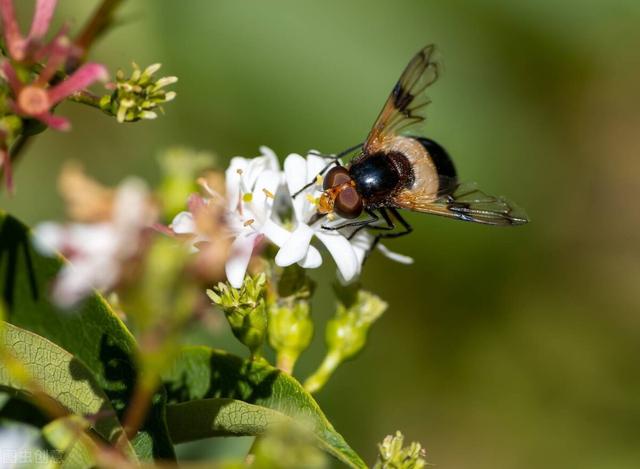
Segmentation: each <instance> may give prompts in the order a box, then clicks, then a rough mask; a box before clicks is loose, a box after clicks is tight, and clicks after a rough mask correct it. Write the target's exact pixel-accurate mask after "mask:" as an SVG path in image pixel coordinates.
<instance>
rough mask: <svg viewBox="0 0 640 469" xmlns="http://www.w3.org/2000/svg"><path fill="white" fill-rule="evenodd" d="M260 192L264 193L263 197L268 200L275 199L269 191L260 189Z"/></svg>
mask: <svg viewBox="0 0 640 469" xmlns="http://www.w3.org/2000/svg"><path fill="white" fill-rule="evenodd" d="M262 192H264V195H266V196H267V197H268V198H269V199H275V198H276V197H275V196H274V195H273V192H271V191H269V190H268V189H262Z"/></svg>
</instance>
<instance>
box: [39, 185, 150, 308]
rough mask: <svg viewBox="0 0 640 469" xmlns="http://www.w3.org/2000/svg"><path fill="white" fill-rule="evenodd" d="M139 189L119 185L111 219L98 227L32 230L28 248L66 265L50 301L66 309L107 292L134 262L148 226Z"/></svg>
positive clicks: (54, 226) (145, 203) (145, 199)
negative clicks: (127, 264) (62, 259)
mask: <svg viewBox="0 0 640 469" xmlns="http://www.w3.org/2000/svg"><path fill="white" fill-rule="evenodd" d="M148 197H149V194H148V191H147V188H146V186H145V184H144V183H143V182H142V181H140V180H138V179H128V180H125V181H124V182H123V183H122V184H121V185H120V187H119V188H118V189H117V191H116V193H115V198H114V203H113V209H112V213H111V218H110V219H109V220H104V221H100V222H98V223H70V224H66V225H61V224H58V223H53V222H45V223H41V224H40V225H38V226H36V228H35V229H34V244H35V246H36V248H37V249H38V251H40V252H41V253H42V254H45V255H51V256H53V255H55V254H56V253H57V252H59V253H61V254H62V255H63V256H65V257H66V258H67V259H68V260H69V263H68V264H65V266H64V267H63V268H62V269H61V270H60V272H59V273H58V276H57V278H56V281H55V283H54V285H53V299H54V301H55V303H56V304H57V305H59V306H61V307H64V308H68V307H71V306H73V305H75V304H76V303H78V302H79V301H80V300H81V299H82V298H84V297H85V296H87V295H89V294H90V293H91V291H92V290H93V289H94V288H95V289H98V290H101V291H107V290H109V289H111V288H113V287H114V286H115V285H116V283H117V282H118V280H119V279H120V276H121V274H122V267H123V264H124V263H125V262H126V261H128V260H130V259H131V258H132V257H134V256H135V254H136V253H137V251H138V249H139V247H140V241H141V235H142V233H143V230H144V229H145V228H147V227H149V226H150V225H151V224H152V223H153V218H154V215H155V212H154V211H153V210H151V209H150V206H149V198H148Z"/></svg>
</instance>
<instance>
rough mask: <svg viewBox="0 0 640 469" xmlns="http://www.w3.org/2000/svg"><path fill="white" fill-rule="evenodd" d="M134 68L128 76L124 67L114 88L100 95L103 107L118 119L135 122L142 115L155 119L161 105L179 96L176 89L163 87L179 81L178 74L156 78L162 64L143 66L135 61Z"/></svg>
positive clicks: (117, 76)
mask: <svg viewBox="0 0 640 469" xmlns="http://www.w3.org/2000/svg"><path fill="white" fill-rule="evenodd" d="M132 66H133V72H132V74H131V76H130V77H129V78H127V77H126V76H125V74H124V72H123V71H122V70H118V72H117V73H116V82H115V83H114V84H113V87H114V91H113V93H112V94H111V95H107V96H103V97H102V98H100V102H99V104H100V108H101V109H102V110H104V111H105V112H107V113H108V114H111V115H114V116H116V118H117V119H118V122H121V123H122V122H134V121H137V120H140V119H155V118H156V117H158V114H157V112H156V111H158V110H159V111H162V107H161V105H162V104H164V103H168V102H169V101H172V100H173V99H175V97H176V93H175V91H166V90H165V89H164V87H166V86H168V85H172V84H174V83H175V82H177V81H178V78H177V77H163V78H157V79H156V78H154V77H153V75H154V74H155V73H156V72H157V71H158V70H159V69H160V64H154V65H150V66H149V67H147V68H146V69H144V70H141V69H140V67H139V66H138V65H137V64H135V63H133V64H132Z"/></svg>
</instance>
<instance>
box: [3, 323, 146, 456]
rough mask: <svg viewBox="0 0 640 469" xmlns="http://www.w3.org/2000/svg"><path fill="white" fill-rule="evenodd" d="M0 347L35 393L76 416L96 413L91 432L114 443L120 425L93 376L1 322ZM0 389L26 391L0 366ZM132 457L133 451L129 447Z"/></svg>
mask: <svg viewBox="0 0 640 469" xmlns="http://www.w3.org/2000/svg"><path fill="white" fill-rule="evenodd" d="M1 332H2V334H1V335H0V344H2V346H3V347H4V348H5V349H7V350H9V351H10V352H11V355H12V357H14V358H15V359H17V360H19V361H20V364H21V365H22V367H23V368H24V371H26V373H27V375H28V377H29V378H30V379H33V380H34V381H35V382H36V383H38V387H39V390H40V391H42V392H43V393H44V394H46V395H47V396H49V397H50V398H52V399H53V400H55V401H56V402H58V403H60V404H62V406H64V407H65V408H66V409H68V410H69V411H71V412H72V413H74V414H77V415H81V416H82V415H94V414H98V413H100V414H101V416H100V418H98V419H97V421H96V423H95V425H94V426H93V428H94V430H95V431H96V432H97V433H98V434H99V435H100V436H102V437H103V438H104V439H105V440H106V441H109V442H111V443H115V441H116V440H117V438H118V436H119V435H120V434H121V433H122V431H123V430H122V427H121V426H120V422H119V421H118V419H117V418H116V413H115V410H114V409H113V407H112V406H111V403H110V402H109V398H108V397H107V395H106V394H105V393H104V392H103V391H102V390H101V389H100V387H99V386H98V385H97V383H96V382H95V379H94V378H93V375H92V374H91V373H90V372H89V371H88V370H87V369H86V368H85V366H84V365H83V364H82V363H80V362H79V361H78V360H77V359H76V358H74V357H73V355H71V354H69V353H68V352H67V351H65V350H63V349H61V348H60V347H58V346H57V345H55V344H54V343H52V342H50V341H48V340H47V339H45V338H43V337H40V336H39V335H37V334H34V333H33V332H29V331H26V330H24V329H21V328H19V327H16V326H14V325H12V324H7V323H3V325H2V331H1ZM0 386H5V387H7V388H11V389H14V390H16V391H22V392H29V391H30V389H28V388H27V387H25V386H24V384H23V382H22V381H21V380H20V379H16V378H15V377H14V375H13V374H12V373H11V371H10V370H9V369H8V368H7V367H6V366H0ZM129 453H130V455H133V454H134V452H133V448H131V447H130V446H129Z"/></svg>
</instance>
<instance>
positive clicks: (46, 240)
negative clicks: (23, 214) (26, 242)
mask: <svg viewBox="0 0 640 469" xmlns="http://www.w3.org/2000/svg"><path fill="white" fill-rule="evenodd" d="M65 231H66V230H65V229H64V228H63V227H62V226H61V225H59V224H58V223H53V222H44V223H40V224H38V225H36V227H35V228H34V229H33V246H34V247H35V249H36V251H38V252H39V253H40V254H43V255H45V256H53V255H55V254H56V252H58V251H60V250H61V248H62V245H63V244H64V240H65Z"/></svg>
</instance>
